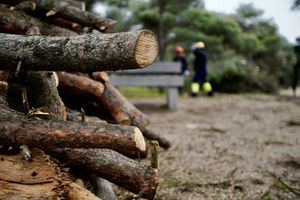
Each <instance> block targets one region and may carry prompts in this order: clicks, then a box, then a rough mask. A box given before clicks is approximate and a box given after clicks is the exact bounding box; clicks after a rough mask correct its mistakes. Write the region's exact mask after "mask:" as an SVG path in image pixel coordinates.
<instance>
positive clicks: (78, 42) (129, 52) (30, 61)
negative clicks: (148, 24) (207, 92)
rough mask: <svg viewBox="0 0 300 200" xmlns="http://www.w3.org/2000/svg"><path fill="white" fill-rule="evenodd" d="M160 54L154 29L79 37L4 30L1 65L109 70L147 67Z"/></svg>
mask: <svg viewBox="0 0 300 200" xmlns="http://www.w3.org/2000/svg"><path fill="white" fill-rule="evenodd" d="M156 55H157V42H156V38H155V35H154V34H153V33H152V32H151V31H147V30H143V31H138V32H125V33H115V34H100V35H94V34H87V35H80V36H75V37H46V36H21V35H11V34H3V33H0V65H1V66H0V67H1V69H9V70H14V69H16V67H17V65H18V63H19V61H20V60H21V61H22V66H21V69H23V70H42V71H81V72H93V71H105V70H119V69H123V70H124V69H134V68H143V67H146V66H148V65H150V64H151V63H152V62H153V61H154V59H155V58H156Z"/></svg>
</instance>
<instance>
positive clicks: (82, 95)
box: [57, 72, 131, 125]
mask: <svg viewBox="0 0 300 200" xmlns="http://www.w3.org/2000/svg"><path fill="white" fill-rule="evenodd" d="M57 74H58V78H59V86H60V90H61V91H62V92H61V93H62V97H63V98H64V99H65V100H66V102H70V101H71V103H73V104H74V103H77V104H79V105H80V104H81V103H83V102H87V101H95V102H97V103H99V102H100V101H102V95H103V92H104V90H105V88H104V85H103V84H102V83H101V82H99V81H95V80H92V79H90V78H88V77H86V76H84V75H75V74H70V73H66V72H61V73H57ZM70 97H71V98H70ZM74 97H76V102H75V101H74ZM80 101H81V102H80ZM80 107H82V105H80ZM113 116H114V117H115V118H116V119H117V121H118V123H119V124H122V125H130V123H131V121H130V117H129V116H128V115H127V114H126V113H124V112H119V111H115V112H114V113H113Z"/></svg>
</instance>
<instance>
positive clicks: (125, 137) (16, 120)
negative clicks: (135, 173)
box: [0, 104, 146, 157]
mask: <svg viewBox="0 0 300 200" xmlns="http://www.w3.org/2000/svg"><path fill="white" fill-rule="evenodd" d="M1 105H2V106H1V107H0V108H1V113H0V145H2V146H16V145H24V144H25V145H28V146H31V147H37V148H40V149H44V150H51V149H54V148H64V147H72V148H76V147H77V148H81V147H82V148H111V149H114V150H116V151H118V152H120V153H122V154H124V155H127V156H130V157H132V156H135V157H136V155H137V152H145V151H146V143H145V140H144V138H143V135H142V133H141V132H140V131H139V129H138V128H136V127H133V126H122V125H112V124H96V123H78V122H59V121H57V122H54V121H43V120H39V121H36V120H35V121H34V120H27V119H26V118H25V117H23V116H22V115H21V114H18V113H17V112H14V111H12V110H9V109H8V108H7V106H6V105H3V104H1Z"/></svg>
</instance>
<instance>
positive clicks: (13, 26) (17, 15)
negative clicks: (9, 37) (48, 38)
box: [0, 5, 77, 36]
mask: <svg viewBox="0 0 300 200" xmlns="http://www.w3.org/2000/svg"><path fill="white" fill-rule="evenodd" d="M33 26H36V27H38V28H39V29H40V31H41V34H42V35H56V36H76V35H77V33H75V32H73V31H70V30H68V29H65V28H60V27H57V26H53V25H50V24H47V23H45V22H44V21H42V20H40V19H38V18H35V17H32V16H28V15H26V14H25V13H24V12H22V11H16V10H10V9H9V8H7V7H5V6H4V5H0V32H3V33H11V34H26V32H27V31H28V29H29V28H31V27H33Z"/></svg>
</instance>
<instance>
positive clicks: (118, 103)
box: [100, 82, 171, 148]
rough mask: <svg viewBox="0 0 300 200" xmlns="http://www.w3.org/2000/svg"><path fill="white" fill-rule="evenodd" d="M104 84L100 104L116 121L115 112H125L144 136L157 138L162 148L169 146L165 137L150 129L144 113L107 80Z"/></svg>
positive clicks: (152, 138)
mask: <svg viewBox="0 0 300 200" xmlns="http://www.w3.org/2000/svg"><path fill="white" fill-rule="evenodd" d="M104 85H105V91H104V93H103V95H102V96H101V101H100V105H101V106H102V108H103V109H107V110H108V111H109V113H111V115H112V117H113V118H114V119H115V120H116V122H119V118H118V117H117V116H116V115H115V113H125V114H127V115H129V117H130V120H131V125H133V126H136V127H138V128H139V129H140V130H141V131H142V133H143V135H144V136H145V137H146V138H148V139H150V140H157V141H158V142H159V144H160V145H161V146H162V147H164V148H169V147H170V146H171V144H170V142H169V141H168V140H167V139H165V138H164V137H163V136H161V135H159V134H157V133H155V132H154V131H153V130H151V128H150V127H149V119H148V117H147V116H146V115H145V114H143V113H142V112H141V111H140V110H138V109H137V108H136V107H135V106H134V105H133V104H131V103H130V102H129V101H128V100H127V99H126V98H125V97H124V96H123V95H122V94H121V93H120V92H119V91H118V90H117V89H116V88H115V87H114V86H113V85H111V84H110V83H109V82H105V83H104Z"/></svg>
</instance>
